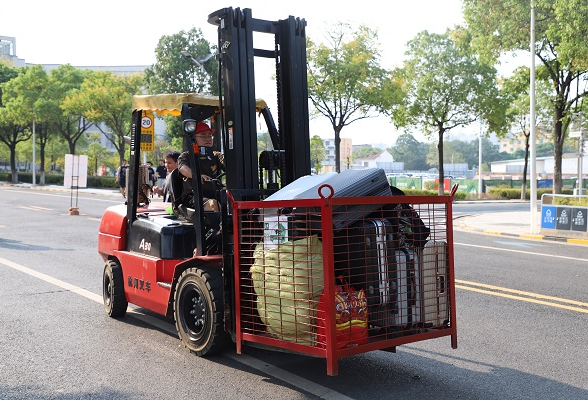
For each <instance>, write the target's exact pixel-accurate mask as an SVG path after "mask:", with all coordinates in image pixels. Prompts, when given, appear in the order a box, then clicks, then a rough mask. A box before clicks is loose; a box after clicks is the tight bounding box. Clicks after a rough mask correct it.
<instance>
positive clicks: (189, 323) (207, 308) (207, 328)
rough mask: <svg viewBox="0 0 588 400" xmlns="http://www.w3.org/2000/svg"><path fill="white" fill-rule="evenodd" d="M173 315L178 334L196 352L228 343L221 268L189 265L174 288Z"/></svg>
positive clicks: (206, 351) (208, 352)
mask: <svg viewBox="0 0 588 400" xmlns="http://www.w3.org/2000/svg"><path fill="white" fill-rule="evenodd" d="M174 319H175V321H176V329H177V330H178V336H179V337H180V339H181V340H182V342H183V343H184V345H185V346H186V347H187V348H188V349H189V350H190V351H191V352H192V353H195V354H196V355H198V356H205V355H209V354H212V353H214V352H217V351H219V350H220V349H222V348H223V347H224V346H225V345H226V344H227V338H228V336H227V334H226V333H225V331H224V326H223V278H222V274H221V273H220V271H215V270H211V271H203V270H201V269H198V268H189V269H187V270H186V271H184V272H183V273H182V275H181V276H180V279H179V280H178V284H177V286H176V290H175V292H174Z"/></svg>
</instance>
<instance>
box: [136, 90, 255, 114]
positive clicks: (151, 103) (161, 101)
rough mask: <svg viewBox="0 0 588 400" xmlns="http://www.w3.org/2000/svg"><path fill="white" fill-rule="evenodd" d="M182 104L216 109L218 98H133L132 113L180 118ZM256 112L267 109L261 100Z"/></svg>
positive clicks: (189, 95)
mask: <svg viewBox="0 0 588 400" xmlns="http://www.w3.org/2000/svg"><path fill="white" fill-rule="evenodd" d="M184 104H195V105H201V106H211V107H218V105H219V97H218V96H213V95H207V94H199V93H169V94H153V95H135V96H133V111H139V110H143V111H151V112H154V113H156V114H158V115H173V116H180V115H181V113H182V106H183V105H184ZM255 106H256V108H257V110H258V111H261V110H263V109H265V108H267V104H266V102H265V101H264V100H262V99H257V100H256V101H255Z"/></svg>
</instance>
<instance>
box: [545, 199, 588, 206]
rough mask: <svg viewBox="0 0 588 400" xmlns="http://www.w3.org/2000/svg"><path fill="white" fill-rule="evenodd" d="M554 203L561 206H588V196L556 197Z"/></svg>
mask: <svg viewBox="0 0 588 400" xmlns="http://www.w3.org/2000/svg"><path fill="white" fill-rule="evenodd" d="M553 204H554V205H559V206H582V207H586V206H588V198H586V197H581V198H577V197H554V198H553Z"/></svg>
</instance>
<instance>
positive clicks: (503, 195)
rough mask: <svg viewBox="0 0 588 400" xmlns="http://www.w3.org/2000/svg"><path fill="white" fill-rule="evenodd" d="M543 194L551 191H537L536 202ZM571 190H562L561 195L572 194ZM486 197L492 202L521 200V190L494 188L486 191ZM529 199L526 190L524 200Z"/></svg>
mask: <svg viewBox="0 0 588 400" xmlns="http://www.w3.org/2000/svg"><path fill="white" fill-rule="evenodd" d="M545 193H548V194H550V193H553V189H537V200H540V199H541V195H543V194H545ZM572 193H573V190H572V189H562V194H572ZM488 196H489V197H490V198H491V199H494V200H519V199H520V198H521V189H510V188H507V187H495V188H490V189H488ZM530 197H531V190H530V189H527V191H526V194H525V198H526V199H529V198H530Z"/></svg>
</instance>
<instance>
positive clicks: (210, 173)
mask: <svg viewBox="0 0 588 400" xmlns="http://www.w3.org/2000/svg"><path fill="white" fill-rule="evenodd" d="M213 134H214V132H213V130H212V129H211V128H210V126H208V124H206V123H204V122H198V124H197V126H196V143H197V144H198V146H199V147H212V141H213ZM198 165H199V167H200V179H201V181H202V191H203V193H202V197H203V199H202V201H203V204H202V206H203V209H204V211H219V210H220V209H219V205H218V201H217V200H216V199H214V197H215V193H214V189H215V187H214V184H213V183H212V182H211V180H212V179H218V178H219V177H220V175H221V174H222V173H223V172H224V170H225V155H224V154H223V153H221V152H220V151H213V152H212V155H209V156H207V155H202V154H200V155H199V157H198ZM178 169H179V171H180V173H181V174H182V175H183V176H184V177H186V178H187V179H188V183H189V184H190V185H191V183H192V182H191V181H190V179H191V178H192V169H191V168H190V159H189V158H188V152H187V151H185V152H183V153H182V154H181V155H180V157H179V158H178Z"/></svg>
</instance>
